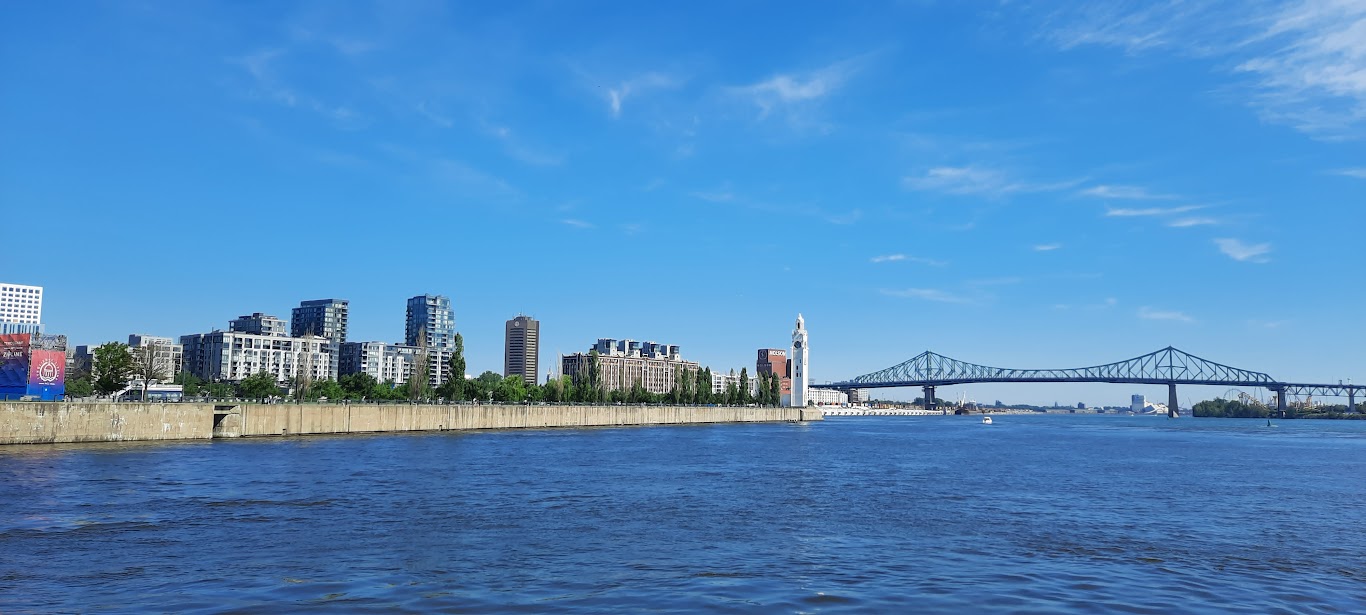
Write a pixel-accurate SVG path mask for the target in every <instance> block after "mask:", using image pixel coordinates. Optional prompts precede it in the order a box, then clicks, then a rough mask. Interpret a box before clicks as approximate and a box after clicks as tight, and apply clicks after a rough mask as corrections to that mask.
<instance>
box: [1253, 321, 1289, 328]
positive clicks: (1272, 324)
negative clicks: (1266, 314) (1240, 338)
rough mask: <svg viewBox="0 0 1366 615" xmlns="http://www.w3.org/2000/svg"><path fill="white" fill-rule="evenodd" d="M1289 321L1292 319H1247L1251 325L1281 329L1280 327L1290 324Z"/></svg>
mask: <svg viewBox="0 0 1366 615" xmlns="http://www.w3.org/2000/svg"><path fill="white" fill-rule="evenodd" d="M1289 322H1290V321H1288V320H1257V319H1251V320H1248V321H1247V324H1248V326H1249V327H1257V328H1259V329H1279V328H1281V327H1282V326H1284V325H1286V324H1288V323H1289Z"/></svg>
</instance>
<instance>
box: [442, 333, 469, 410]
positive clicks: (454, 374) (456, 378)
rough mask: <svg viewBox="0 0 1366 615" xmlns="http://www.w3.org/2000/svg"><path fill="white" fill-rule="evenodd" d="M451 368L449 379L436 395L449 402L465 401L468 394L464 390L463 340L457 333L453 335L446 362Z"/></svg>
mask: <svg viewBox="0 0 1366 615" xmlns="http://www.w3.org/2000/svg"><path fill="white" fill-rule="evenodd" d="M446 363H447V365H450V366H451V377H450V379H449V380H447V381H446V382H445V383H443V384H442V385H441V386H442V388H441V390H440V392H439V393H438V394H439V395H441V396H442V397H445V398H446V399H449V400H451V401H465V400H466V399H468V397H466V395H468V393H467V392H466V390H465V338H464V337H463V336H461V335H460V334H459V333H456V334H455V340H454V341H453V342H452V346H451V358H450V360H449V361H447V362H446Z"/></svg>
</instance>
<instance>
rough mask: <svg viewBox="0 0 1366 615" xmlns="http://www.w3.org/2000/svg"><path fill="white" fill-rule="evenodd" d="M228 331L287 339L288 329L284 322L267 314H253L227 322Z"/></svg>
mask: <svg viewBox="0 0 1366 615" xmlns="http://www.w3.org/2000/svg"><path fill="white" fill-rule="evenodd" d="M228 331H231V332H233V333H249V334H251V335H271V336H275V337H288V336H289V327H288V326H287V325H286V324H285V321H283V320H280V319H279V318H276V317H274V316H271V315H269V314H262V313H261V312H253V313H251V314H247V315H246V316H238V317H237V318H234V319H232V320H230V321H228Z"/></svg>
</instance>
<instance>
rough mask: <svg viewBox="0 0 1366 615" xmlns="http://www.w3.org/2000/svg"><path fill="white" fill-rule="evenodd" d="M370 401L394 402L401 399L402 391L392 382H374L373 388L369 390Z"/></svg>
mask: <svg viewBox="0 0 1366 615" xmlns="http://www.w3.org/2000/svg"><path fill="white" fill-rule="evenodd" d="M370 399H373V400H375V401H394V400H399V399H403V389H401V388H399V386H398V384H397V383H395V382H394V381H393V380H385V381H384V382H378V381H377V382H375V386H374V387H372V388H371V389H370Z"/></svg>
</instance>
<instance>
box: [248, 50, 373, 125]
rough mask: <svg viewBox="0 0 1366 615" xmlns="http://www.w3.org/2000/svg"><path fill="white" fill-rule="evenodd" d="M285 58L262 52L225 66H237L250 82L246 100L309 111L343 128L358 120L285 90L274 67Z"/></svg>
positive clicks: (281, 54)
mask: <svg viewBox="0 0 1366 615" xmlns="http://www.w3.org/2000/svg"><path fill="white" fill-rule="evenodd" d="M284 56H285V51H284V50H283V49H266V50H262V51H258V52H256V53H252V54H248V55H245V56H241V57H237V58H229V59H228V62H229V63H231V64H236V65H237V66H240V67H241V68H242V70H244V71H246V73H247V76H249V77H250V78H251V85H250V87H249V88H248V90H247V92H246V94H247V96H250V97H253V98H258V99H262V100H269V101H271V102H274V103H276V104H280V105H284V106H286V107H290V108H294V109H302V110H305V111H310V112H313V113H316V114H319V115H322V116H323V117H325V118H327V119H329V120H332V121H333V122H336V123H337V124H340V125H343V126H352V125H354V124H355V123H356V121H357V120H359V119H360V116H359V114H358V113H356V111H354V110H353V109H351V108H350V107H347V106H345V105H334V104H329V103H324V102H323V101H321V100H319V99H318V98H315V97H313V96H310V95H308V94H303V93H300V92H298V91H297V90H295V89H294V88H293V87H291V86H289V85H288V84H287V83H285V82H284V80H283V79H282V78H281V77H280V76H279V75H278V73H279V71H278V70H277V67H276V64H278V62H279V60H280V59H281V58H283V57H284Z"/></svg>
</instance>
